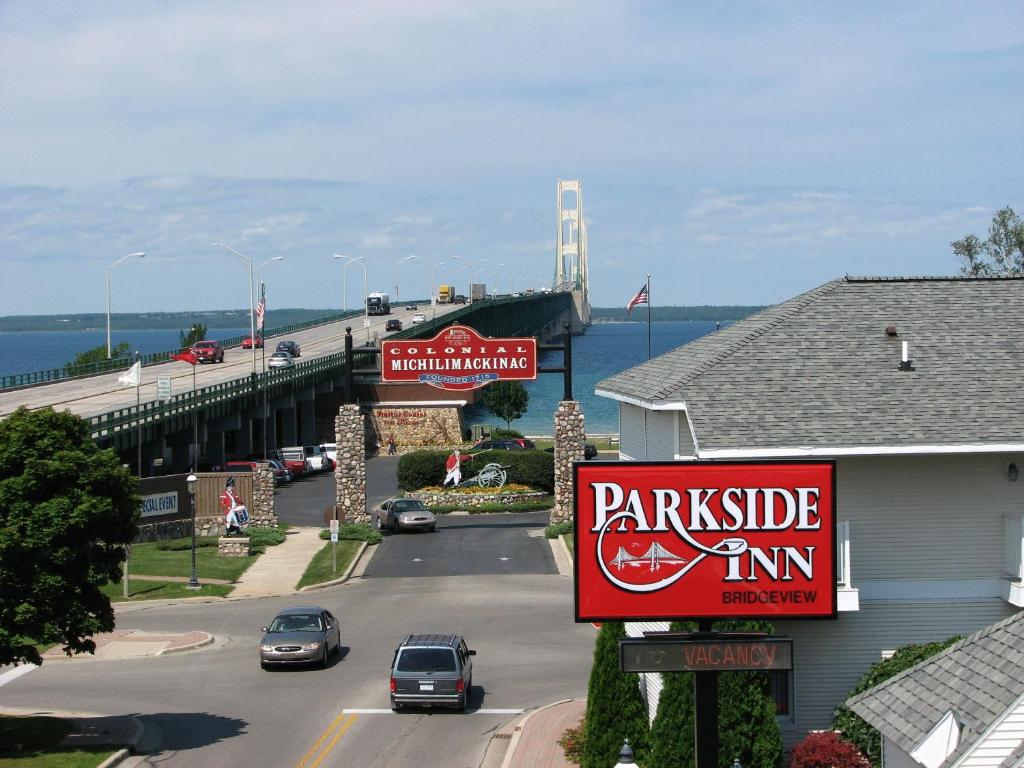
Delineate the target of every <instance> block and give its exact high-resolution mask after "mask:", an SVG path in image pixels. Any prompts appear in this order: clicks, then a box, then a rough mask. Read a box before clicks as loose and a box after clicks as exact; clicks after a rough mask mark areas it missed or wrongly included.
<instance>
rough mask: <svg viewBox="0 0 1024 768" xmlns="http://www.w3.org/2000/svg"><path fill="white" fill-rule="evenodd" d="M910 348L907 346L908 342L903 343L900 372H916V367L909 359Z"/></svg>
mask: <svg viewBox="0 0 1024 768" xmlns="http://www.w3.org/2000/svg"><path fill="white" fill-rule="evenodd" d="M908 347H909V345H908V344H907V342H905V341H904V342H903V359H902V360H900V370H901V371H912V370H914V366H913V365H912V361H911V359H910V357H909V354H910V353H909V350H908Z"/></svg>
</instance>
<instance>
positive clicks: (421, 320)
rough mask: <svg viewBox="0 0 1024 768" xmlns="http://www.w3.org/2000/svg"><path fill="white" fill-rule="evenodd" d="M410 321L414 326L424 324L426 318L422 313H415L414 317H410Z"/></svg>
mask: <svg viewBox="0 0 1024 768" xmlns="http://www.w3.org/2000/svg"><path fill="white" fill-rule="evenodd" d="M412 321H413V323H414V324H419V323H425V322H427V316H426V315H424V314H423V313H422V312H417V313H416V314H415V315H413V316H412Z"/></svg>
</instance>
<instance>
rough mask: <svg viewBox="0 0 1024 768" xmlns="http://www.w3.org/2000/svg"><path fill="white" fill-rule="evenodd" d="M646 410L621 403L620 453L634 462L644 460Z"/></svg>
mask: <svg viewBox="0 0 1024 768" xmlns="http://www.w3.org/2000/svg"><path fill="white" fill-rule="evenodd" d="M644 439H645V438H644V409H643V408H640V407H639V406H636V405H629V404H628V403H619V453H620V454H622V456H623V458H625V457H629V458H630V459H633V460H634V461H640V460H642V459H643V458H644Z"/></svg>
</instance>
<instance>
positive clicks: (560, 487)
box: [551, 400, 585, 523]
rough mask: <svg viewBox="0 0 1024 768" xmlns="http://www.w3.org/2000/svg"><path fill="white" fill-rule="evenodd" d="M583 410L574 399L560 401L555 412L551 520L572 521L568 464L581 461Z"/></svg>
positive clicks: (573, 499)
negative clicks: (553, 500)
mask: <svg viewBox="0 0 1024 768" xmlns="http://www.w3.org/2000/svg"><path fill="white" fill-rule="evenodd" d="M584 434H585V433H584V431H583V411H582V410H580V404H579V402H578V401H576V400H563V401H562V402H560V403H559V404H558V410H557V411H555V506H554V507H552V508H551V522H552V523H555V522H561V521H562V520H572V513H573V507H574V504H575V498H574V496H573V477H572V464H573V462H574V461H583V440H584Z"/></svg>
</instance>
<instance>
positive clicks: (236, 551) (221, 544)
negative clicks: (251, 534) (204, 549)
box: [217, 536, 252, 557]
mask: <svg viewBox="0 0 1024 768" xmlns="http://www.w3.org/2000/svg"><path fill="white" fill-rule="evenodd" d="M217 554H218V555H220V556H221V557H249V556H250V555H252V547H251V546H250V544H249V538H248V537H245V538H235V537H234V536H221V537H220V538H219V539H217Z"/></svg>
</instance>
